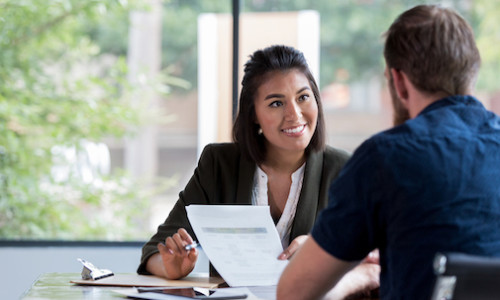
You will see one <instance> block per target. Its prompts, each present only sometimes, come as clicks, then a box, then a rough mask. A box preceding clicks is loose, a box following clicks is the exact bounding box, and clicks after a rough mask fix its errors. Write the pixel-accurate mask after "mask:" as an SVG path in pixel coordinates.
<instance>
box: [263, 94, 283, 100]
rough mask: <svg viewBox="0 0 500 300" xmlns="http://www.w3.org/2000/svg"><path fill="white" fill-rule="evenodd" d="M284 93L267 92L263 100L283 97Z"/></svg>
mask: <svg viewBox="0 0 500 300" xmlns="http://www.w3.org/2000/svg"><path fill="white" fill-rule="evenodd" d="M284 97H285V95H283V94H269V95H267V96H266V98H264V100H268V99H272V98H284Z"/></svg>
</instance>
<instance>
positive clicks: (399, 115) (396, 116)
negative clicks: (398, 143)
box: [389, 76, 410, 126]
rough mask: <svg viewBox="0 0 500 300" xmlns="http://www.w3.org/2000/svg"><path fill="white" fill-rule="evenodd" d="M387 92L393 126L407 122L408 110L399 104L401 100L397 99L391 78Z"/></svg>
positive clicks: (408, 117)
mask: <svg viewBox="0 0 500 300" xmlns="http://www.w3.org/2000/svg"><path fill="white" fill-rule="evenodd" d="M389 92H390V94H391V99H392V108H393V117H392V122H393V124H394V126H398V125H401V124H403V123H404V122H406V121H407V120H409V119H410V114H409V113H408V110H407V109H406V108H405V107H404V106H403V104H402V103H401V99H399V97H398V94H397V93H396V88H395V87H394V81H393V80H392V76H390V79H389Z"/></svg>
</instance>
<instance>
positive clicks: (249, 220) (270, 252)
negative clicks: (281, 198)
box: [186, 205, 288, 286]
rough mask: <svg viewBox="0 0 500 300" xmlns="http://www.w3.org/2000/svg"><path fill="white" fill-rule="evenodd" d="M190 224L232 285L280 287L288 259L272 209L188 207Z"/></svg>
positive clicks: (261, 207)
mask: <svg viewBox="0 0 500 300" xmlns="http://www.w3.org/2000/svg"><path fill="white" fill-rule="evenodd" d="M186 211H187V215H188V218H189V222H190V223H191V226H192V227H193V230H194V233H195V234H196V236H197V238H198V242H199V243H200V244H201V247H202V248H203V251H205V253H206V254H207V256H208V258H209V259H210V262H211V263H212V264H213V265H214V267H215V269H217V272H219V274H220V275H221V276H222V278H224V280H225V281H226V282H227V284H229V285H230V286H267V285H276V284H278V280H279V277H280V275H281V273H282V272H283V269H284V268H285V266H286V265H287V263H288V260H278V255H279V254H280V253H281V252H282V251H283V247H282V246H281V241H280V238H279V235H278V232H277V231H276V227H275V226H274V222H273V220H272V218H271V213H270V210H269V206H251V205H189V206H187V207H186Z"/></svg>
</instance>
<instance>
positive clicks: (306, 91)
mask: <svg viewBox="0 0 500 300" xmlns="http://www.w3.org/2000/svg"><path fill="white" fill-rule="evenodd" d="M266 77H267V78H266V80H264V83H263V84H262V85H261V86H260V87H259V88H258V90H257V94H256V98H255V114H256V117H257V120H256V123H257V124H259V125H260V127H261V128H262V133H263V135H264V137H265V138H266V140H267V150H268V153H271V152H275V153H276V152H278V153H283V154H286V153H287V152H288V153H291V152H303V151H304V150H305V149H306V147H307V146H308V145H309V142H310V141H311V138H312V136H313V134H314V132H315V130H316V123H317V120H318V104H317V103H316V98H315V97H314V94H313V92H312V89H311V86H310V85H309V81H308V80H307V77H306V76H305V75H304V74H303V73H302V72H300V71H298V70H296V69H292V70H290V71H286V72H281V71H274V72H271V73H269V74H267V75H266Z"/></svg>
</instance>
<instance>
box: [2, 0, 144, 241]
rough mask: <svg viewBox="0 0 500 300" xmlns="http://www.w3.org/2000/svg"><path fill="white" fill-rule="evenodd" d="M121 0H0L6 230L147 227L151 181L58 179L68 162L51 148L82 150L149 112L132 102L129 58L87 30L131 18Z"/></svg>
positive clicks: (54, 233) (41, 234)
mask: <svg viewBox="0 0 500 300" xmlns="http://www.w3.org/2000/svg"><path fill="white" fill-rule="evenodd" d="M122 3H125V1H118V0H107V1H101V0H99V1H98V0H85V1H80V0H50V1H45V0H18V1H1V2H0V237H2V238H24V239H26V238H52V239H59V238H67V239H100V238H102V239H107V238H115V239H126V238H132V237H134V234H136V232H137V230H139V228H142V227H140V226H137V222H139V221H138V220H144V219H145V213H146V211H147V210H146V209H144V203H143V201H145V199H146V198H147V197H149V196H150V195H144V194H143V193H145V192H147V193H149V192H151V190H150V189H141V187H143V186H146V184H148V185H149V184H151V183H142V182H136V181H133V180H131V179H130V178H129V176H128V175H127V174H125V173H123V172H118V173H115V174H112V175H110V176H108V177H106V176H104V175H103V176H101V178H100V179H99V180H98V181H93V182H91V183H85V182H84V181H82V179H81V177H78V176H73V175H74V174H71V176H68V177H67V178H65V179H64V180H63V181H61V180H55V179H54V178H53V176H52V173H53V169H54V166H55V164H56V161H57V162H60V161H63V162H64V159H65V157H64V156H61V155H59V154H58V152H57V151H54V149H55V148H54V147H56V146H57V147H69V148H71V147H76V149H77V151H81V150H82V149H80V148H79V147H80V145H81V142H82V141H91V142H99V141H101V140H102V139H103V138H107V137H123V136H125V135H128V134H131V133H133V131H134V128H137V126H138V125H140V124H142V123H143V122H144V119H145V118H147V117H148V116H145V114H144V111H145V110H144V108H143V107H138V104H135V102H134V101H131V99H130V98H131V97H130V96H129V95H130V93H131V91H132V90H133V89H132V87H131V86H129V85H128V84H127V80H126V74H127V68H126V62H125V59H124V58H123V57H121V58H120V57H116V56H110V55H103V53H102V51H101V48H100V47H99V46H98V45H97V44H96V43H95V41H94V40H93V39H97V40H99V39H98V38H97V37H98V36H99V34H96V32H97V31H92V30H89V29H92V28H94V29H95V28H97V27H98V26H97V25H95V24H98V25H99V26H104V23H103V22H104V21H103V20H111V22H114V21H115V20H117V19H120V18H123V17H124V16H127V15H128V8H129V7H127V6H125V5H122ZM89 24H94V25H95V26H89ZM110 27H112V26H110ZM120 30H121V31H119V32H121V33H123V32H126V31H124V29H123V28H121V29H120ZM117 40H118V41H123V40H126V36H125V37H124V36H122V37H121V38H120V39H117ZM119 43H122V42H119ZM119 43H118V44H119ZM120 47H122V48H119V47H118V48H117V49H118V50H116V49H112V47H110V46H109V47H108V48H107V50H109V51H110V52H115V53H118V54H123V43H122V44H120ZM140 191H143V192H140ZM141 193H142V194H141ZM137 236H138V235H135V238H137Z"/></svg>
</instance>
